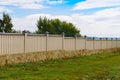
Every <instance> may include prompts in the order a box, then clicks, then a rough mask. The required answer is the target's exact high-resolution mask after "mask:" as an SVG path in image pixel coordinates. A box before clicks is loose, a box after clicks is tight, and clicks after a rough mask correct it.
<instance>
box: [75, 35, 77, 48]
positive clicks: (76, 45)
mask: <svg viewBox="0 0 120 80" xmlns="http://www.w3.org/2000/svg"><path fill="white" fill-rule="evenodd" d="M75 50H77V34H76V35H75Z"/></svg>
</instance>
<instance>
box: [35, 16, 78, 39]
mask: <svg viewBox="0 0 120 80" xmlns="http://www.w3.org/2000/svg"><path fill="white" fill-rule="evenodd" d="M37 28H38V30H37V31H36V33H39V34H45V32H46V31H48V32H49V33H50V34H62V33H63V32H64V33H65V36H72V37H73V36H75V35H76V34H77V35H78V36H80V31H79V30H78V29H77V28H76V27H75V26H74V25H73V24H72V23H67V22H65V21H60V20H59V19H47V18H46V17H45V18H41V17H40V18H39V20H38V21H37Z"/></svg>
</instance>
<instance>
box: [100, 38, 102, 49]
mask: <svg viewBox="0 0 120 80" xmlns="http://www.w3.org/2000/svg"><path fill="white" fill-rule="evenodd" d="M100 49H101V50H102V38H100Z"/></svg>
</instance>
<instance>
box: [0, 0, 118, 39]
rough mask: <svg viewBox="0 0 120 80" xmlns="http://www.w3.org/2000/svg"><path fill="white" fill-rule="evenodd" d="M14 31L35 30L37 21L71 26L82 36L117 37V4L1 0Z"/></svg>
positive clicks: (0, 9) (76, 0)
mask: <svg viewBox="0 0 120 80" xmlns="http://www.w3.org/2000/svg"><path fill="white" fill-rule="evenodd" d="M3 12H6V13H8V14H9V15H10V16H11V18H12V22H13V24H14V29H16V30H30V31H35V30H37V27H36V23H37V20H38V18H39V17H40V16H41V17H45V16H46V17H47V18H50V19H54V18H59V19H60V20H63V21H67V22H72V23H73V24H74V25H75V26H76V27H77V28H78V29H79V30H80V31H81V34H82V35H87V36H98V37H106V36H107V37H120V0H0V18H1V17H2V13H3Z"/></svg>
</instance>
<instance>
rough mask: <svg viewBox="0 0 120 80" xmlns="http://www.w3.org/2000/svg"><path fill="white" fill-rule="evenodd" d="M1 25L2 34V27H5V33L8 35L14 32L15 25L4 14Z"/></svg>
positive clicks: (0, 21)
mask: <svg viewBox="0 0 120 80" xmlns="http://www.w3.org/2000/svg"><path fill="white" fill-rule="evenodd" d="M0 24H1V25H0V32H2V30H1V27H4V31H5V32H6V33H10V32H12V27H13V24H12V22H11V18H10V16H9V15H8V14H6V13H3V18H2V19H0Z"/></svg>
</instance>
